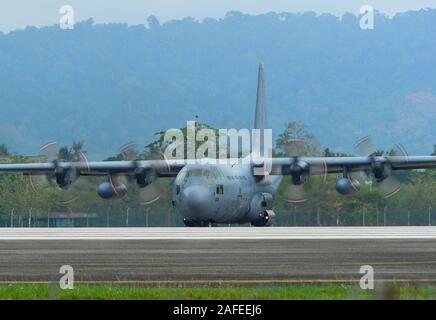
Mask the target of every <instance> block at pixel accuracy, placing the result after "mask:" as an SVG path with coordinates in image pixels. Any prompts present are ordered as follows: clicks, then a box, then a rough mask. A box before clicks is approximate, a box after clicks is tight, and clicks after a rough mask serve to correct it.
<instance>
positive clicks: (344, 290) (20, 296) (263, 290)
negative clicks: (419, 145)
mask: <svg viewBox="0 0 436 320" xmlns="http://www.w3.org/2000/svg"><path fill="white" fill-rule="evenodd" d="M0 299H3V300H5V299H7V300H32V299H42V300H45V299H60V300H71V299H83V300H120V299H123V300H178V299H181V300H197V299H199V300H202V299H216V300H233V299H234V300H240V299H253V300H256V299H258V300H282V299H295V300H305V299H315V300H329V299H335V300H344V299H346V300H349V299H352V300H354V299H436V287H409V286H398V287H396V286H392V287H389V288H384V289H383V290H378V291H377V290H362V289H360V288H359V287H357V286H354V285H353V286H351V285H320V286H315V285H309V286H266V287H221V288H147V287H140V286H126V285H121V286H116V285H115V286H114V285H83V284H81V285H76V286H75V288H74V289H64V290H61V289H59V287H55V286H53V285H47V284H10V285H0Z"/></svg>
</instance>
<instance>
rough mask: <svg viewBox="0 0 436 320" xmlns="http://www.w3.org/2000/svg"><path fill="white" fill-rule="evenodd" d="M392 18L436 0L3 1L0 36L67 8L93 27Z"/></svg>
mask: <svg viewBox="0 0 436 320" xmlns="http://www.w3.org/2000/svg"><path fill="white" fill-rule="evenodd" d="M366 4H369V5H372V6H373V7H374V8H375V9H376V10H379V11H381V12H384V13H387V14H389V15H393V14H395V13H396V12H402V11H407V10H418V9H421V8H436V0H413V1H412V0H371V1H365V0H305V1H296V0H37V1H35V0H1V1H0V31H4V32H7V31H11V30H15V29H21V28H24V27H25V26H27V25H32V26H43V25H52V24H54V23H58V22H59V18H60V16H61V15H60V14H59V9H60V8H61V6H63V5H71V6H72V7H73V8H74V11H75V20H76V21H80V20H85V19H88V18H91V17H92V18H94V20H95V22H96V23H103V22H127V23H129V24H143V23H144V22H145V20H146V18H147V17H148V16H149V15H155V16H157V18H158V19H159V20H160V21H161V22H165V21H168V20H171V19H179V18H183V17H186V16H191V17H194V18H197V19H202V18H205V17H213V18H221V17H223V16H224V15H225V13H226V12H227V11H231V10H239V11H243V12H246V13H250V14H259V13H265V12H270V11H276V12H283V11H287V12H302V11H308V10H310V11H315V12H318V13H323V12H329V13H333V14H336V15H342V14H343V13H344V12H347V11H348V12H353V13H355V14H357V13H358V12H359V8H360V7H361V6H362V5H366Z"/></svg>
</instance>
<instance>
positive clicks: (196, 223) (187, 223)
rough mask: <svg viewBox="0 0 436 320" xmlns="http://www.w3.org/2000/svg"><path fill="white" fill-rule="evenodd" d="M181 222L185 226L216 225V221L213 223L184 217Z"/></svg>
mask: <svg viewBox="0 0 436 320" xmlns="http://www.w3.org/2000/svg"><path fill="white" fill-rule="evenodd" d="M183 223H184V225H185V226H187V227H197V228H201V227H203V228H204V227H216V226H217V225H216V223H213V222H212V221H194V220H189V219H186V218H184V219H183Z"/></svg>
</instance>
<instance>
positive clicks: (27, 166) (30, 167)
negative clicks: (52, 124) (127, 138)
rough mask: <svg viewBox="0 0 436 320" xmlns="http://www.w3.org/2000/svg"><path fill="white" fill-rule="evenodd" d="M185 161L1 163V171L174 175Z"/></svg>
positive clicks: (97, 174) (87, 174) (93, 174)
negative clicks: (71, 171)
mask: <svg viewBox="0 0 436 320" xmlns="http://www.w3.org/2000/svg"><path fill="white" fill-rule="evenodd" d="M184 165H185V161H177V160H176V161H170V160H144V161H95V162H93V161H90V162H85V161H83V162H56V161H55V162H49V163H11V164H0V172H19V173H23V174H28V175H29V174H32V175H38V174H51V173H55V172H56V171H60V170H68V169H75V170H76V171H77V172H78V173H79V175H82V176H103V175H110V174H114V175H133V174H135V173H136V172H138V171H141V170H145V171H146V170H154V171H155V172H156V174H157V175H158V176H162V177H174V176H176V175H177V173H178V172H179V171H180V170H181V169H182V168H183V167H184Z"/></svg>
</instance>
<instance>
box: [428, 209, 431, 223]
mask: <svg viewBox="0 0 436 320" xmlns="http://www.w3.org/2000/svg"><path fill="white" fill-rule="evenodd" d="M431 209H432V208H431V206H429V207H428V225H429V226H431Z"/></svg>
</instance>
